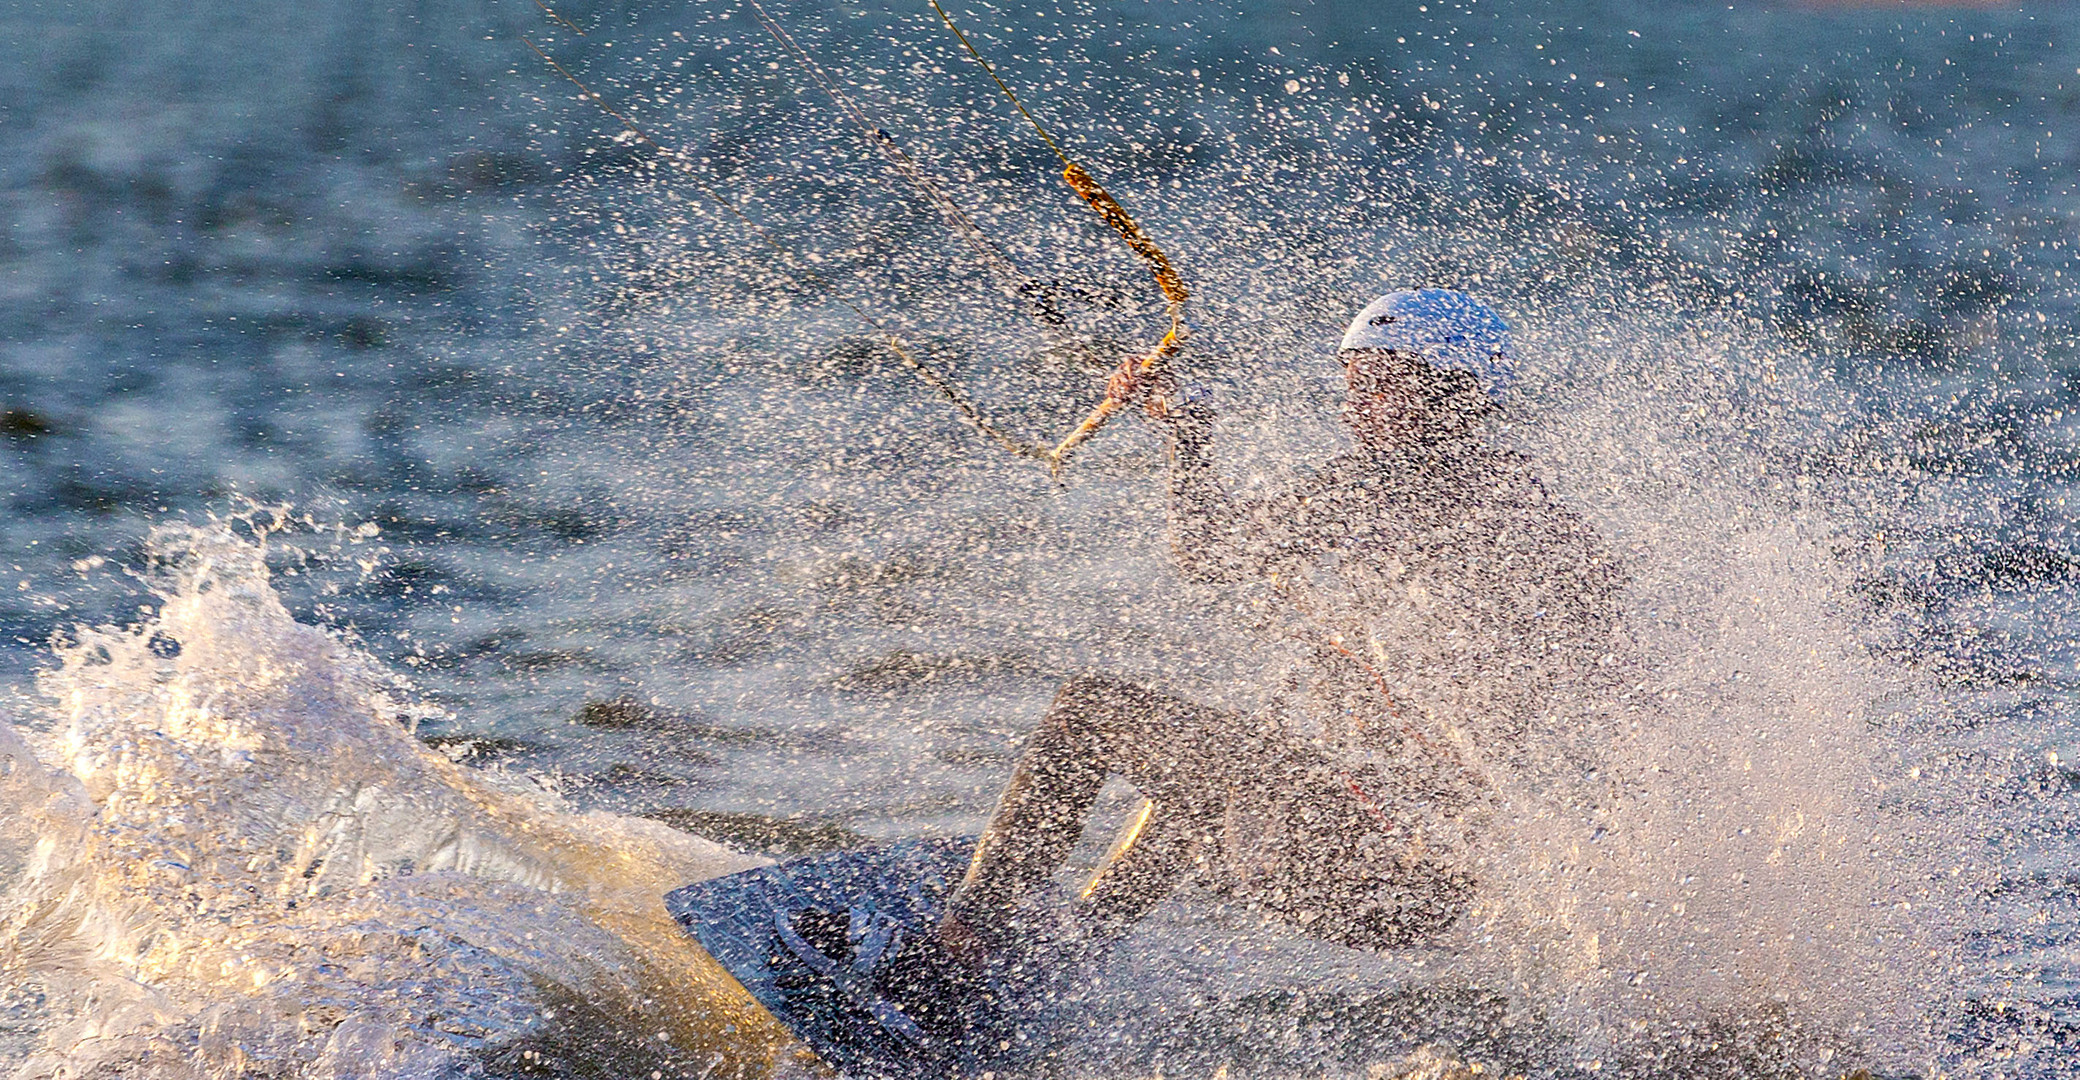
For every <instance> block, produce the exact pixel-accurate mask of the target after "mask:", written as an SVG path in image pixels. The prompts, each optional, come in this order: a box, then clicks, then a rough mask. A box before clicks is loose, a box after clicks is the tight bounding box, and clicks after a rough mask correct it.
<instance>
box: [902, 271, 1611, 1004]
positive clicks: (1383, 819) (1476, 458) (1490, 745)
mask: <svg viewBox="0 0 2080 1080" xmlns="http://www.w3.org/2000/svg"><path fill="white" fill-rule="evenodd" d="M1339 358H1340V360H1341V362H1342V364H1343V366H1344V374H1345V381H1346V386H1347V393H1346V398H1345V402H1344V406H1343V420H1344V423H1345V426H1346V427H1347V428H1348V430H1349V432H1350V434H1351V436H1352V438H1353V441H1354V443H1355V446H1354V448H1353V450H1352V451H1351V452H1350V453H1348V454H1345V455H1343V456H1341V457H1338V458H1336V459H1334V460H1332V461H1330V462H1328V463H1327V465H1326V466H1325V467H1324V468H1323V469H1322V470H1321V472H1320V473H1319V474H1318V475H1316V476H1314V477H1313V478H1311V479H1309V480H1308V481H1306V482H1304V483H1302V484H1300V485H1299V486H1297V487H1296V488H1295V489H1293V490H1292V491H1289V492H1286V493H1284V494H1281V495H1279V496H1277V497H1274V498H1270V499H1265V500H1260V501H1255V502H1238V501H1235V500H1233V499H1231V498H1230V497H1229V496H1228V494H1227V493H1226V491H1225V490H1223V488H1222V485H1221V483H1220V480H1219V477H1218V475H1217V474H1216V472H1215V470H1214V468H1213V463H1212V459H1211V457H1210V455H1209V449H1210V428H1211V424H1210V417H1209V416H1208V415H1207V414H1206V411H1205V410H1204V409H1203V408H1202V407H1200V406H1199V405H1197V404H1195V403H1193V402H1191V401H1189V400H1179V399H1177V398H1176V397H1174V396H1173V395H1172V394H1170V393H1169V392H1168V391H1169V390H1170V387H1169V386H1168V385H1166V384H1165V382H1164V381H1163V380H1161V379H1146V378H1140V379H1137V378H1135V377H1134V375H1133V373H1132V371H1131V369H1123V370H1122V373H1121V375H1120V376H1117V377H1115V381H1114V384H1113V387H1112V391H1113V393H1114V394H1115V395H1116V396H1118V397H1120V398H1122V399H1126V400H1139V401H1141V402H1142V403H1143V405H1144V409H1145V411H1146V412H1147V413H1148V415H1149V416H1150V417H1151V418H1152V419H1153V420H1154V421H1155V422H1156V423H1157V424H1158V425H1160V426H1161V427H1162V429H1163V430H1164V432H1165V433H1166V435H1167V436H1168V440H1169V443H1170V454H1171V465H1170V526H1171V532H1172V542H1173V547H1174V550H1175V554H1176V558H1177V563H1178V566H1179V568H1180V569H1181V570H1182V571H1183V573H1184V574H1185V575H1186V576H1187V577H1189V578H1192V579H1194V580H1196V581H1199V582H1202V583H1204V584H1207V585H1211V586H1214V587H1216V588H1218V589H1221V590H1223V591H1224V593H1225V594H1227V596H1228V597H1230V598H1232V599H1233V600H1235V601H1236V602H1237V605H1239V606H1242V607H1244V608H1246V609H1249V610H1254V611H1256V612H1258V613H1260V614H1259V617H1258V618H1257V619H1256V620H1255V622H1256V628H1257V629H1259V630H1260V631H1263V632H1265V633H1267V634H1268V637H1269V639H1270V640H1271V642H1272V643H1273V644H1274V645H1275V646H1276V647H1277V648H1278V649H1280V650H1283V651H1285V652H1286V653H1288V654H1289V657H1288V661H1289V662H1288V664H1287V671H1286V674H1285V675H1284V677H1283V678H1281V679H1280V680H1279V681H1278V684H1277V688H1276V689H1275V691H1274V692H1273V693H1272V694H1271V695H1270V701H1269V703H1268V704H1267V705H1266V707H1265V708H1264V709H1262V710H1261V711H1260V712H1258V713H1256V714H1253V715H1248V716H1244V715H1237V714H1231V713H1224V712H1221V711H1218V710H1214V709H1210V708H1206V707H1203V706H1199V705H1195V704H1193V703H1191V702H1188V701H1185V700H1183V699H1181V698H1177V697H1174V696H1171V695H1168V694H1166V693H1164V692H1162V691H1160V690H1156V689H1152V688H1148V687H1144V686H1139V685H1135V684H1132V683H1128V682H1125V681H1121V680H1117V679H1111V678H1106V677H1102V676H1086V677H1081V678H1078V679H1075V680H1073V681H1071V682H1070V683H1069V684H1068V685H1067V686H1065V687H1063V689H1062V690H1061V692H1060V694H1059V695H1058V696H1057V697H1056V698H1055V700H1054V703H1053V705H1052V706H1051V707H1050V708H1049V710H1048V713H1047V715H1046V716H1045V717H1044V718H1043V719H1042V720H1041V722H1040V727H1039V730H1038V731H1036V732H1035V733H1034V735H1033V737H1032V740H1031V742H1030V743H1029V744H1028V746H1027V747H1026V750H1025V752H1024V754H1023V756H1022V758H1021V760H1020V762H1019V765H1018V768H1017V771H1016V773H1015V774H1014V775H1013V777H1012V779H1011V781H1010V784H1009V786H1008V787H1007V788H1006V790H1005V792H1004V795H1003V798H1002V800H1001V801H1000V803H999V805H998V808H997V811H996V813H995V815H994V817H993V818H992V819H991V821H990V823H989V826H988V828H987V829H986V830H985V832H984V834H983V837H982V839H981V842H980V843H979V845H978V847H977V850H976V852H975V855H974V858H973V861H972V863H971V865H970V867H969V870H968V873H967V876H966V878H965V880H964V881H963V882H962V883H961V885H960V887H959V888H958V889H957V890H956V892H955V894H954V896H953V897H952V899H951V902H950V904H949V910H948V914H947V915H946V918H945V921H944V922H943V924H942V925H941V928H940V941H941V943H942V945H943V946H944V947H945V948H946V949H947V950H948V951H950V952H951V953H953V954H954V955H955V956H956V957H963V958H966V959H968V960H969V961H970V962H971V963H979V962H981V961H983V960H986V959H987V958H988V957H990V956H991V955H993V954H995V953H997V952H999V951H1000V950H1002V949H1003V948H1004V947H1006V946H1007V945H1009V944H1011V942H1009V941H1008V940H1007V938H1008V937H1009V936H1010V932H1009V931H1007V929H1006V928H1007V927H1011V926H1014V925H1015V922H1016V920H1015V915H1016V913H1017V911H1018V909H1019V908H1020V905H1021V903H1022V901H1024V900H1025V899H1026V898H1028V897H1029V896H1030V895H1031V894H1033V893H1034V891H1035V890H1037V889H1039V888H1040V887H1041V886H1042V885H1043V884H1044V882H1045V881H1046V880H1047V879H1048V878H1050V877H1051V876H1052V875H1053V874H1054V872H1055V871H1056V870H1057V869H1058V868H1059V867H1060V866H1061V865H1062V862H1063V860H1064V859H1065V858H1066V857H1067V855H1068V853H1069V851H1070V849H1071V848H1073V847H1074V845H1075V844H1076V842H1077V840H1078V838H1079V835H1080V833H1081V832H1082V828H1083V821H1084V818H1085V816H1086V815H1087V814H1088V813H1089V811H1090V808H1091V806H1092V804H1093V802H1094V801H1095V799H1096V797H1097V794H1098V791H1099V789H1100V788H1101V787H1102V786H1103V785H1104V783H1105V781H1106V780H1107V779H1108V778H1109V777H1111V776H1122V777H1124V778H1126V779H1127V780H1128V781H1129V782H1130V783H1132V784H1133V785H1134V786H1135V787H1136V788H1137V789H1138V790H1139V791H1140V793H1141V794H1142V796H1144V802H1143V804H1142V807H1141V809H1140V811H1139V812H1138V813H1136V814H1135V815H1134V816H1133V817H1132V819H1131V820H1130V821H1129V823H1128V825H1127V827H1126V829H1125V831H1124V832H1123V833H1122V834H1121V836H1120V838H1119V840H1118V842H1117V843H1115V844H1114V846H1113V849H1112V852H1111V853H1110V854H1109V855H1108V856H1107V858H1106V860H1105V862H1104V864H1103V865H1102V866H1101V867H1100V868H1099V870H1098V871H1097V873H1096V874H1095V875H1094V876H1093V878H1092V879H1091V881H1090V883H1089V884H1088V885H1087V886H1086V887H1085V889H1084V890H1083V891H1082V893H1081V895H1080V898H1079V908H1080V911H1081V914H1082V916H1083V919H1084V921H1085V922H1086V923H1087V925H1088V929H1089V932H1090V933H1091V934H1092V935H1093V936H1095V937H1096V938H1097V939H1099V940H1106V939H1110V938H1112V937H1115V936H1117V935H1119V934H1122V933H1124V932H1125V931H1126V930H1127V929H1128V928H1129V927H1131V926H1132V925H1133V924H1134V922H1135V921H1136V920H1138V919H1139V918H1140V917H1141V916H1142V915H1143V914H1144V913H1145V912H1146V911H1147V910H1148V909H1149V908H1150V907H1151V906H1153V905H1154V904H1155V903H1156V902H1157V901H1158V900H1160V899H1161V898H1162V897H1163V896H1164V895H1165V894H1166V893H1167V892H1168V891H1169V890H1170V888H1171V887H1172V886H1173V885H1174V884H1176V883H1177V882H1178V881H1179V880H1181V879H1182V878H1184V877H1186V876H1188V875H1191V874H1194V873H1196V874H1197V875H1198V876H1199V877H1200V878H1201V879H1202V880H1203V881H1205V882H1206V883H1207V884H1208V885H1210V886H1211V887H1213V888H1214V889H1216V890H1218V891H1221V892H1224V893H1226V894H1227V895H1229V896H1231V897H1233V898H1235V899H1237V900H1240V901H1241V902H1243V903H1246V904H1248V905H1249V906H1251V907H1252V908H1255V909H1257V910H1260V911H1263V912H1265V913H1267V914H1270V915H1273V916H1276V917H1278V918H1281V919H1283V920H1285V921H1288V922H1290V923H1292V924H1293V925H1295V926H1297V927H1299V928H1300V929H1301V930H1302V931H1303V932H1306V933H1308V934H1310V935H1314V936H1318V937H1322V938H1325V939H1328V940H1332V941H1336V942H1341V943H1344V944H1347V945H1352V946H1357V947H1363V948H1374V949H1385V948H1392V947H1396V946H1401V945H1405V944H1408V943H1412V942H1416V941H1419V940H1422V939H1423V938H1425V937H1428V936H1431V935H1433V934H1435V933H1437V932H1439V931H1441V930H1443V929H1444V928H1446V927H1448V926H1450V925H1451V924H1452V922H1453V921H1454V920H1455V919H1456V918H1457V917H1458V915H1459V913H1460V911H1461V910H1462V909H1463V908H1464V906H1465V905H1466V902H1467V899H1468V897H1469V896H1470V895H1471V894H1472V892H1473V890H1474V889H1475V887H1476V875H1475V873H1474V870H1473V867H1472V865H1471V859H1470V858H1469V846H1470V843H1471V841H1472V839H1473V837H1474V836H1476V835H1477V834H1478V833H1479V832H1480V831H1481V829H1482V827H1483V819H1484V817H1485V816H1486V815H1487V814H1488V813H1489V812H1490V809H1491V808H1490V806H1489V801H1490V800H1488V798H1487V795H1488V793H1489V792H1490V791H1491V790H1492V785H1493V783H1494V781H1495V779H1496V777H1497V776H1498V775H1499V774H1500V771H1502V770H1514V771H1516V772H1517V773H1518V774H1522V773H1524V772H1527V771H1529V772H1536V768H1537V766H1536V763H1533V762H1525V761H1519V760H1516V756H1515V755H1516V752H1517V751H1518V750H1520V749H1521V748H1523V747H1524V746H1525V745H1526V742H1527V736H1528V735H1529V734H1530V733H1531V732H1532V731H1533V729H1534V728H1535V727H1540V726H1543V727H1547V728H1559V727H1563V726H1565V725H1568V724H1571V723H1575V722H1578V720H1579V718H1580V710H1579V702H1580V701H1581V700H1583V699H1584V698H1586V697H1593V695H1585V694H1583V693H1582V692H1581V691H1582V690H1583V688H1585V687H1588V686H1591V685H1593V683H1594V682H1595V676H1596V674H1597V671H1598V669H1599V667H1600V666H1602V665H1603V664H1607V663H1608V662H1609V658H1610V651H1609V650H1610V648H1611V647H1612V646H1611V644H1610V638H1611V635H1612V629H1613V625H1614V620H1613V618H1612V615H1611V603H1612V594H1613V592H1614V591H1615V589H1616V587H1617V583H1618V579H1617V575H1616V573H1615V570H1614V568H1613V567H1612V564H1611V561H1610V559H1609V558H1608V556H1607V554H1606V553H1605V551H1604V549H1603V547H1602V545H1601V543H1600V542H1599V541H1598V539H1597V538H1596V536H1595V535H1594V534H1593V532H1592V531H1591V530H1590V529H1589V528H1588V527H1587V526H1586V525H1585V524H1584V523H1583V522H1582V520H1581V519H1580V518H1579V517H1578V516H1576V515H1575V514H1573V513H1572V512H1570V511H1568V510H1566V509H1565V508H1563V507H1561V506H1559V505H1558V504H1557V503H1556V502H1555V501H1554V500H1553V499H1552V498H1551V496H1550V495H1548V494H1547V492H1546V490H1545V488H1544V487H1543V486H1542V485H1541V484H1540V483H1539V482H1538V480H1537V479H1536V478H1535V477H1534V476H1533V475H1532V474H1531V473H1530V471H1529V469H1528V467H1527V464H1526V463H1525V462H1524V461H1523V460H1522V458H1521V457H1519V456H1518V455H1516V454H1513V453H1511V452H1509V451H1507V450H1505V449H1502V448H1499V447H1497V446H1496V445H1494V440H1493V431H1492V425H1491V423H1490V419H1491V418H1492V417H1494V416H1496V415H1497V414H1498V412H1499V410H1500V407H1501V402H1502V401H1503V399H1504V397H1505V395H1506V392H1507V390H1508V388H1509V387H1510V385H1511V383H1512V381H1513V378H1514V368H1513V362H1512V358H1511V355H1510V349H1509V334H1508V328H1507V326H1506V325H1505V324H1504V323H1503V321H1502V319H1501V318H1500V317H1499V316H1497V315H1496V314H1495V313H1494V312H1493V311H1491V310H1490V309H1489V308H1487V307H1486V306H1485V305H1483V304H1481V303H1480V302H1478V301H1476V300H1474V299H1472V298H1471V297H1468V296H1465V295H1464V294H1460V293H1456V292H1449V291H1445V290H1439V289H1424V290H1418V291H1413V292H1397V293H1392V294H1389V295H1387V296H1383V297H1381V298H1379V299H1378V300H1376V301H1374V302H1373V303H1372V304H1371V305H1369V306H1368V307H1366V308H1365V310H1364V311H1362V312H1360V313H1359V315H1358V317H1357V318H1356V319H1355V320H1354V321H1353V322H1352V323H1351V326H1350V329H1349V331H1348V332H1347V333H1346V334H1345V335H1344V339H1343V344H1342V348H1341V350H1340V353H1339Z"/></svg>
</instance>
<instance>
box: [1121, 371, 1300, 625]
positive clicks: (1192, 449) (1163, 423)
mask: <svg viewBox="0 0 2080 1080" xmlns="http://www.w3.org/2000/svg"><path fill="white" fill-rule="evenodd" d="M1149 416H1150V418H1151V419H1152V420H1154V421H1155V423H1156V424H1157V426H1158V427H1160V428H1162V429H1163V432H1164V434H1165V435H1166V436H1167V437H1168V440H1169V443H1170V447H1169V449H1170V476H1169V482H1170V503H1169V519H1170V522H1169V525H1170V551H1171V554H1172V556H1173V557H1174V558H1175V559H1176V560H1177V567H1178V570H1179V571H1181V572H1182V573H1183V574H1184V576H1185V577H1187V578H1190V579H1191V580H1193V581H1198V582H1201V583H1204V584H1235V583H1238V582H1245V581H1256V580H1261V579H1263V578H1265V577H1267V576H1269V575H1270V574H1271V573H1272V572H1273V571H1274V570H1276V568H1277V565H1278V562H1279V556H1280V555H1281V554H1282V553H1284V552H1285V550H1286V548H1287V547H1288V546H1289V538H1288V530H1289V529H1290V528H1291V527H1292V525H1293V520H1292V514H1291V512H1290V511H1293V510H1296V509H1297V507H1296V506H1287V505H1285V504H1287V503H1289V502H1291V500H1287V499H1274V500H1272V501H1270V502H1255V501H1252V502H1240V501H1237V500H1236V499H1234V498H1232V497H1230V496H1229V494H1228V491H1227V488H1226V487H1225V486H1224V485H1223V484H1222V483H1221V478H1220V471H1219V470H1218V469H1216V468H1215V467H1214V463H1213V413H1212V410H1211V409H1209V408H1207V407H1206V405H1205V403H1204V402H1203V401H1202V400H1197V399H1195V397H1194V396H1193V395H1192V394H1190V393H1186V394H1182V395H1177V394H1172V395H1166V396H1165V397H1164V398H1162V399H1160V400H1159V401H1158V402H1157V403H1156V404H1155V406H1154V407H1152V408H1150V409H1149Z"/></svg>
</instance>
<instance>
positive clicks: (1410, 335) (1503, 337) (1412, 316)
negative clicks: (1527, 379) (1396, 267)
mask: <svg viewBox="0 0 2080 1080" xmlns="http://www.w3.org/2000/svg"><path fill="white" fill-rule="evenodd" d="M1342 347H1343V348H1344V349H1393V350H1395V351H1397V352H1407V353H1414V354H1415V355H1417V356H1420V357H1422V358H1423V359H1425V360H1428V361H1429V362H1430V363H1431V364H1432V365H1434V366H1436V367H1439V368H1446V369H1451V370H1457V371H1470V372H1472V373H1473V376H1474V378H1477V379H1479V380H1480V383H1481V389H1482V390H1483V391H1485V392H1486V393H1487V395H1488V397H1490V398H1492V399H1494V400H1496V401H1500V400H1502V396H1503V394H1505V393H1507V392H1508V390H1509V388H1510V385H1511V384H1512V383H1514V382H1516V381H1517V362H1516V358H1515V357H1514V356H1512V355H1511V354H1510V348H1509V324H1508V323H1506V322H1503V321H1502V316H1500V315H1497V314H1495V309H1493V308H1491V307H1489V306H1488V305H1486V304H1483V303H1481V302H1480V301H1478V300H1475V299H1474V298H1473V297H1471V296H1468V295H1466V294H1465V293H1462V292H1453V291H1452V290H1450V289H1414V290H1411V291H1407V292H1391V293H1388V294H1387V295H1385V296H1382V297H1380V298H1379V299H1377V300H1374V301H1373V302H1372V303H1370V304H1367V305H1365V310H1363V311H1361V312H1359V313H1358V317H1357V318H1355V319H1352V320H1351V328H1350V329H1349V330H1347V331H1345V332H1344V335H1343V346H1342Z"/></svg>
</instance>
